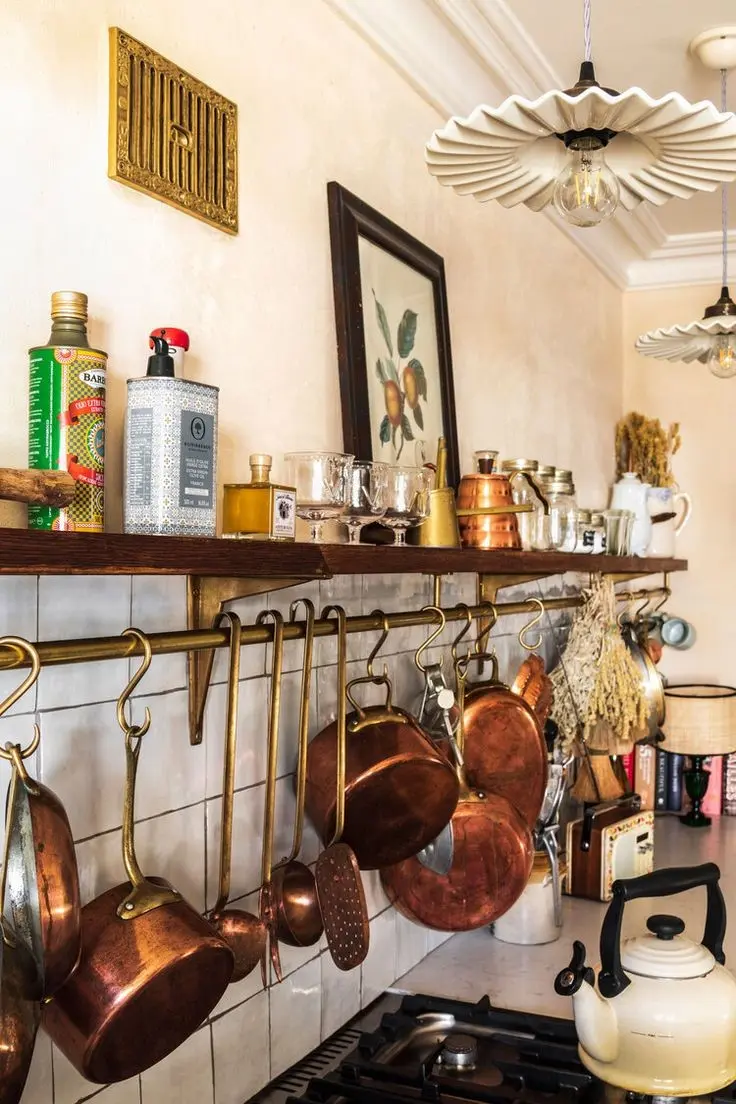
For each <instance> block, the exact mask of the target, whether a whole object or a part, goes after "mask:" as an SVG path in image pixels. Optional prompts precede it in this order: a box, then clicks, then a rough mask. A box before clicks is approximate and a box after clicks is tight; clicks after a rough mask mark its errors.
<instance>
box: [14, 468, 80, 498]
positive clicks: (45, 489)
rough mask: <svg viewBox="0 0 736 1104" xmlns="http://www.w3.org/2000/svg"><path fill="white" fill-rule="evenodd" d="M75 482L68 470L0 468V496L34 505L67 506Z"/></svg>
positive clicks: (74, 488) (71, 496)
mask: <svg viewBox="0 0 736 1104" xmlns="http://www.w3.org/2000/svg"><path fill="white" fill-rule="evenodd" d="M76 487H77V484H76V481H75V480H74V479H73V477H72V476H71V475H70V474H69V472H65V471H36V470H35V469H31V468H0V498H7V499H10V501H11V502H28V503H31V504H32V505H34V506H68V505H69V503H70V502H71V500H72V499H73V498H74V492H75V490H76Z"/></svg>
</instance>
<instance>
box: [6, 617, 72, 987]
mask: <svg viewBox="0 0 736 1104" xmlns="http://www.w3.org/2000/svg"><path fill="white" fill-rule="evenodd" d="M0 644H8V645H12V646H14V647H16V648H18V649H20V651H21V652H24V653H25V654H26V655H27V656H28V657H29V658H30V660H31V670H30V672H29V673H28V675H27V676H26V678H25V679H24V681H23V682H22V684H21V685H20V686H19V687H18V689H17V690H16V691H15V693H14V694H13V695H12V696H11V697H10V698H9V699H8V701H7V702H4V703H3V708H2V712H5V710H6V709H7V708H9V706H10V705H12V704H13V701H17V699H18V698H19V697H20V696H21V695H22V694H23V693H25V691H26V690H27V689H28V687H29V686H31V685H32V684H33V683H34V682H35V681H36V679H37V678H38V673H39V671H40V668H41V663H40V659H39V656H38V652H37V651H36V649H35V648H34V647H33V645H32V644H29V642H28V641H27V640H23V639H22V638H20V637H12V636H6V637H4V638H3V639H2V640H0ZM0 755H3V756H4V757H6V758H7V757H8V756H12V758H13V769H14V773H15V775H16V776H17V785H14V786H13V787H12V793H13V795H14V796H13V808H12V810H11V811H10V820H9V823H10V824H11V835H10V844H9V848H8V860H7V869H6V878H7V895H6V898H5V902H6V906H7V905H9V906H10V913H11V916H12V920H13V927H14V929H15V931H16V932H17V933H18V934H19V935H20V936H21V938H22V939H23V940H24V942H25V943H26V944H27V945H28V947H29V948H30V949H31V952H32V954H33V957H34V958H35V960H36V963H37V966H38V973H39V977H40V984H41V988H42V991H43V996H44V997H49V996H53V994H54V993H55V992H56V990H57V989H59V988H60V987H61V986H62V985H63V984H64V982H65V981H66V980H67V978H68V977H69V976H70V974H71V973H72V971H73V970H74V969H75V968H76V965H77V963H78V961H79V955H80V952H81V949H82V934H81V918H80V903H79V875H78V873H77V856H76V853H75V851H74V840H73V837H72V830H71V828H70V826H69V819H68V817H67V815H66V812H65V811H64V806H63V805H62V804H61V802H60V801H59V799H58V797H57V796H56V794H54V793H52V791H51V790H50V789H48V788H47V787H46V786H42V785H41V783H40V782H36V781H34V780H33V779H32V778H31V777H30V776H29V774H28V772H27V770H26V768H25V766H24V763H23V755H21V754H20V753H19V752H18V750H17V749H15V750H11V751H10V752H7V751H6V752H3V751H0ZM8 799H9V800H10V793H9V795H8Z"/></svg>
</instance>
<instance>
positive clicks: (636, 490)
mask: <svg viewBox="0 0 736 1104" xmlns="http://www.w3.org/2000/svg"><path fill="white" fill-rule="evenodd" d="M649 490H650V486H649V484H648V483H642V481H641V480H640V479H639V476H638V475H637V474H636V472H624V474H623V475H622V476H621V478H620V479H619V481H618V483H614V485H613V488H612V490H611V509H612V510H631V511H632V513H633V514H634V527H633V531H632V534H631V553H632V555H634V556H646V555H647V548H648V547H649V541H650V540H651V537H652V522H651V518H650V516H649V504H648V495H649Z"/></svg>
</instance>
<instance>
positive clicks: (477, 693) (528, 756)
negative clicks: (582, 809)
mask: <svg viewBox="0 0 736 1104" xmlns="http://www.w3.org/2000/svg"><path fill="white" fill-rule="evenodd" d="M470 662H481V663H482V662H489V663H490V664H491V666H492V674H491V677H490V678H488V679H484V680H483V681H482V682H474V683H470V682H468V684H467V686H466V687H465V694H464V701H465V704H464V708H463V727H464V734H465V752H464V755H465V770H466V771H467V775H468V780H469V782H470V785H471V786H473V787H474V788H475V789H478V790H483V791H484V792H485V793H488V794H491V793H492V794H495V795H496V796H499V797H505V798H506V800H507V801H510V802H511V804H512V805H513V806H514V807H515V808H516V809H518V811H519V812H520V813H521V815H522V816H523V818H524V820H525V821H526V823H527V825H528V826H529V828H533V827H534V825H535V824H536V822H537V818H538V816H539V813H540V810H541V808H542V802H543V801H544V793H545V790H546V787H547V747H546V744H545V742H544V735H543V733H542V728H541V726H540V724H539V721H538V720H537V716H536V714H535V712H534V710H533V709H532V708H531V706H530V705H528V704H527V703H526V701H524V699H523V698H521V697H519V695H518V694H515V693H513V691H512V690H510V689H509V687H508V686H506V685H505V683H503V682H500V681H499V678H498V660H497V658H496V656H495V655H489V654H488V653H482V652H471V653H470V654H469V655H468V656H467V657H466V659H465V663H466V669H467V664H468V663H470Z"/></svg>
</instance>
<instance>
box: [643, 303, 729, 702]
mask: <svg viewBox="0 0 736 1104" xmlns="http://www.w3.org/2000/svg"><path fill="white" fill-rule="evenodd" d="M718 294H719V288H717V287H716V286H715V285H714V286H713V287H712V288H707V287H705V288H704V287H691V288H687V287H686V288H672V289H667V290H662V291H641V292H629V293H627V294H626V295H625V296H624V352H623V358H624V403H625V407H626V409H627V410H639V411H641V412H642V413H644V414H647V415H649V416H650V417H658V418H660V420H661V421H662V422H663V423H666V424H669V423H670V422H680V424H681V427H682V442H683V443H682V449H681V450H680V452H679V453H678V454H677V456H676V457H675V460H674V465H673V466H674V471H675V476H676V478H677V481H678V483H679V485H680V487H681V488H682V490H684V491H688V492H689V493H690V494H691V495H692V498H693V516H692V519H691V522H690V524H689V525H688V527H687V528H686V529H685V530H684V531H683V532H682V534H681V536H680V537H679V538H678V546H677V553H678V555H682V556H684V557H686V558H687V559H688V560H689V562H690V569H689V571H688V572H687V573H686V574H682V575H676V576H674V578H673V587H674V597H673V599H672V601H671V603H670V607H669V608H670V611H671V612H676V613H678V614H682V616H683V617H686V618H688V619H689V620H692V621H693V623H694V624H695V626H696V628H697V633H698V638H697V642H696V644H695V646H694V647H693V648H692V649H689V650H688V651H685V652H676V651H674V650H673V649H672V648H665V654H664V657H663V660H662V668H663V670H664V671H665V673H666V674H667V675H668V676H669V677H670V679H671V680H672V681H673V682H688V681H692V680H697V681H706V682H708V681H710V682H720V683H730V684H731V685H734V684H735V682H736V669H735V661H734V655H733V641H734V630H733V624H732V617H731V611H732V610H733V609H734V608H736V575H734V571H733V548H734V544H735V543H736V512H735V511H734V496H733V464H732V459H731V453H732V447H731V446H732V443H733V439H734V427H735V426H736V381H734V380H719V379H716V378H715V376H712V375H711V374H710V372H709V371H708V369H707V368H706V367H705V365H702V364H698V363H695V364H690V365H688V364H669V363H667V362H666V361H664V362H659V361H654V360H649V359H647V358H646V357H642V356H640V355H639V354H638V353H637V352H636V350H635V349H634V341H635V340H636V337H637V336H638V334H640V333H643V332H645V331H647V330H651V329H654V328H656V327H658V326H671V325H675V324H676V323H678V322H682V323H686V322H690V321H692V320H693V319H695V318H701V317H702V315H703V311H704V309H705V307H706V306H707V305H708V304H709V303H713V302H715V300H716V299H717V298H718Z"/></svg>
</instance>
